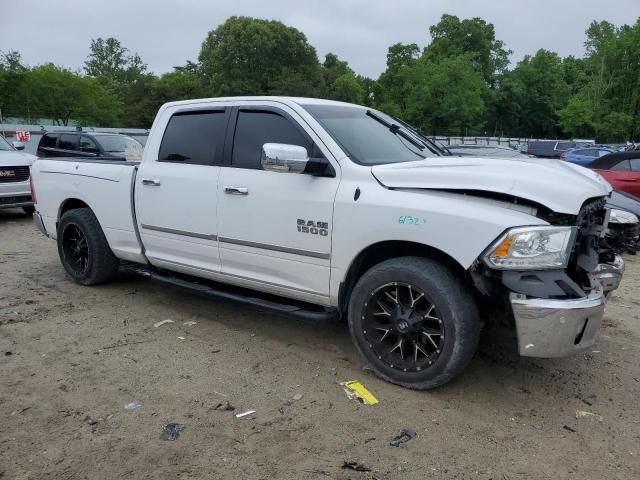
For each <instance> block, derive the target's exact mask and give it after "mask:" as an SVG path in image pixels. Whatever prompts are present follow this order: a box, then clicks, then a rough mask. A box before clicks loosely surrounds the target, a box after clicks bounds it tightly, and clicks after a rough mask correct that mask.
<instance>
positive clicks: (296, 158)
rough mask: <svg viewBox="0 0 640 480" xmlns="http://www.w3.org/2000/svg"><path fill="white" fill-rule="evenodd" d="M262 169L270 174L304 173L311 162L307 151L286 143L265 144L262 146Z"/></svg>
mask: <svg viewBox="0 0 640 480" xmlns="http://www.w3.org/2000/svg"><path fill="white" fill-rule="evenodd" d="M260 162H261V163H262V168H263V169H264V170H267V171H269V172H280V173H303V172H304V170H305V168H307V163H308V162H309V155H308V154H307V149H306V148H304V147H300V146H298V145H287V144H285V143H265V144H264V145H263V146H262V158H261V159H260Z"/></svg>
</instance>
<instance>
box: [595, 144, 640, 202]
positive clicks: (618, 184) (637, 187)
mask: <svg viewBox="0 0 640 480" xmlns="http://www.w3.org/2000/svg"><path fill="white" fill-rule="evenodd" d="M587 167H588V168H590V169H592V170H595V171H596V172H598V173H599V174H600V175H602V176H603V177H604V178H605V179H606V180H607V181H608V182H609V183H610V184H611V186H612V187H613V188H615V189H616V190H622V191H623V192H627V193H629V194H631V195H633V196H635V197H638V198H639V199H640V152H620V153H611V154H609V155H604V156H602V157H600V158H598V159H596V160H594V161H593V162H591V163H589V164H588V165H587Z"/></svg>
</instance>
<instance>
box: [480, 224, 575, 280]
mask: <svg viewBox="0 0 640 480" xmlns="http://www.w3.org/2000/svg"><path fill="white" fill-rule="evenodd" d="M576 232H577V229H576V227H519V228H512V229H511V230H508V231H507V232H506V233H505V234H504V235H502V236H501V237H500V238H499V239H498V240H497V241H496V242H495V243H494V244H493V245H491V247H489V249H488V250H487V253H486V254H485V255H484V261H485V263H486V264H487V265H489V266H490V267H492V268H497V269H499V270H553V269H562V268H565V267H566V266H567V263H569V257H570V255H571V249H572V248H573V243H574V240H575V236H576Z"/></svg>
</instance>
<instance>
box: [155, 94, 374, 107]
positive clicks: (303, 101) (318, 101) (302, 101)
mask: <svg viewBox="0 0 640 480" xmlns="http://www.w3.org/2000/svg"><path fill="white" fill-rule="evenodd" d="M256 100H269V101H273V102H282V103H285V104H286V103H295V104H298V105H335V106H351V107H361V108H364V107H362V106H361V105H356V104H353V103H346V102H339V101H336V100H325V99H323V98H307V97H285V96H282V97H281V96H244V97H243V96H240V97H212V98H193V99H190V100H178V101H175V102H168V103H165V104H164V105H163V106H162V108H167V107H171V106H180V105H190V104H196V103H204V102H242V101H256Z"/></svg>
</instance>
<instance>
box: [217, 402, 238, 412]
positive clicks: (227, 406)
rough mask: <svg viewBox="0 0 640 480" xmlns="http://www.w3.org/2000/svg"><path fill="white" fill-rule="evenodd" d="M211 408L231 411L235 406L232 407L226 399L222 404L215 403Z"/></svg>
mask: <svg viewBox="0 0 640 480" xmlns="http://www.w3.org/2000/svg"><path fill="white" fill-rule="evenodd" d="M213 409H214V410H224V411H225V412H233V411H234V410H235V409H236V407H234V406H233V405H231V403H230V402H229V401H227V402H225V403H224V404H222V403H219V404H217V405H216V406H215V407H213Z"/></svg>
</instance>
